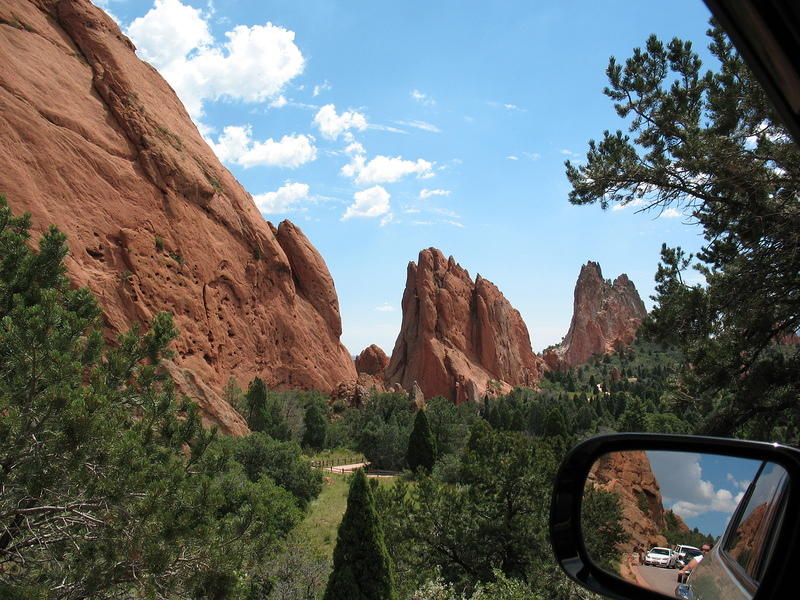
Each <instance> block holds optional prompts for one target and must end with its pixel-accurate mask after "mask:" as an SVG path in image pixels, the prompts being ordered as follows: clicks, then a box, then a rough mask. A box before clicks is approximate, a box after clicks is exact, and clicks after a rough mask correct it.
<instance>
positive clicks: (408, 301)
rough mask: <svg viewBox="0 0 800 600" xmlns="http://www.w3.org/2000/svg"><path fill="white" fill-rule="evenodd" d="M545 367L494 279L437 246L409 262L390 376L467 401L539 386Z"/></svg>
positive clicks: (407, 384) (428, 391) (430, 392)
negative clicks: (473, 273)
mask: <svg viewBox="0 0 800 600" xmlns="http://www.w3.org/2000/svg"><path fill="white" fill-rule="evenodd" d="M542 368H543V365H542V362H541V360H540V359H539V358H538V357H537V356H536V355H535V354H534V353H533V351H532V350H531V342H530V337H529V336H528V329H527V327H526V326H525V323H524V322H523V321H522V317H521V316H520V314H519V312H518V311H516V310H515V309H514V308H513V307H512V306H511V304H510V303H509V302H508V300H506V298H505V297H504V296H503V294H501V293H500V291H499V290H498V289H497V288H496V287H495V286H494V284H493V283H491V282H490V281H488V280H486V279H483V278H482V277H481V276H480V275H478V276H477V278H476V279H475V281H474V282H473V281H472V279H470V276H469V273H467V271H466V270H465V269H463V268H462V267H461V266H460V265H458V264H457V263H456V262H455V260H453V258H452V257H450V259H449V260H448V259H446V258H445V257H444V255H443V254H442V253H441V252H440V251H439V250H437V249H435V248H429V249H427V250H423V251H422V252H420V253H419V263H418V264H417V263H413V262H411V263H409V264H408V275H407V279H406V288H405V291H404V292H403V323H402V325H401V328H400V334H399V335H398V337H397V341H396V342H395V346H394V351H393V352H392V358H391V361H390V362H389V366H388V368H387V369H386V380H387V381H389V382H392V383H400V384H401V385H402V386H403V388H405V389H406V390H412V389H413V386H414V383H415V382H416V383H417V384H418V385H419V387H420V389H421V390H422V392H423V394H424V395H425V397H426V398H431V397H432V396H436V395H442V396H445V397H447V398H450V399H452V400H453V401H455V402H463V401H465V400H478V399H479V398H481V397H482V396H484V395H486V394H490V395H491V394H497V393H504V392H507V391H509V390H510V389H511V386H513V385H534V384H535V383H536V382H537V381H538V380H539V378H540V376H541V372H542Z"/></svg>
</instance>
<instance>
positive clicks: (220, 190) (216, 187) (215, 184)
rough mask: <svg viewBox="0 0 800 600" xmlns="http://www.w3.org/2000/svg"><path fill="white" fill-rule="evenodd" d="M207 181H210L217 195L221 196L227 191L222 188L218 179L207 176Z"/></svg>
mask: <svg viewBox="0 0 800 600" xmlns="http://www.w3.org/2000/svg"><path fill="white" fill-rule="evenodd" d="M206 180H208V183H210V184H211V187H212V188H214V191H215V192H216V193H218V194H221V193H223V192H224V191H225V189H224V188H223V187H222V184H221V183H220V182H219V179H217V178H216V177H211V176H210V175H206Z"/></svg>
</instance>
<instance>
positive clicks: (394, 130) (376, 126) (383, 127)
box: [369, 123, 408, 135]
mask: <svg viewBox="0 0 800 600" xmlns="http://www.w3.org/2000/svg"><path fill="white" fill-rule="evenodd" d="M369 128H370V129H376V130H378V131H389V132H391V133H402V134H405V135H408V132H407V131H404V130H403V129H398V128H397V127H392V126H391V125H379V124H377V123H370V124H369Z"/></svg>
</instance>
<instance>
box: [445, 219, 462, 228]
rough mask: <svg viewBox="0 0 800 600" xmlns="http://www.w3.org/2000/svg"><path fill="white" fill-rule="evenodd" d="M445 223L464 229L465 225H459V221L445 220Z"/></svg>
mask: <svg viewBox="0 0 800 600" xmlns="http://www.w3.org/2000/svg"><path fill="white" fill-rule="evenodd" d="M444 222H445V223H447V224H448V225H452V226H453V227H464V224H463V223H459V222H458V221H451V220H449V219H445V221H444Z"/></svg>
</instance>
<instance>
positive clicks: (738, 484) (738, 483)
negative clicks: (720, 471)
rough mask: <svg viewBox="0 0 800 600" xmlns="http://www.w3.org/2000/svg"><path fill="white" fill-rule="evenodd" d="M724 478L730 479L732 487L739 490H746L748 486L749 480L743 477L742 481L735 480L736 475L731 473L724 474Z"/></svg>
mask: <svg viewBox="0 0 800 600" xmlns="http://www.w3.org/2000/svg"><path fill="white" fill-rule="evenodd" d="M725 479H727V480H728V481H730V482H731V483H732V484H733V487H736V488H739V489H740V490H746V489H747V488H748V487H750V480H749V479H745V480H744V481H737V480H736V477H734V476H733V475H732V474H731V473H728V474H727V475H725Z"/></svg>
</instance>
